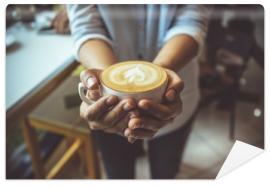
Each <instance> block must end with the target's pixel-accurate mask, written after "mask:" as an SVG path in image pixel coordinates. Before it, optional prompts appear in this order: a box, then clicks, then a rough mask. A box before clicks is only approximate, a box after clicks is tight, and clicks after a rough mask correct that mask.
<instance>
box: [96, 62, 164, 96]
mask: <svg viewBox="0 0 270 187" xmlns="http://www.w3.org/2000/svg"><path fill="white" fill-rule="evenodd" d="M166 79H167V74H166V72H165V70H164V69H162V68H161V67H159V66H157V65H155V64H152V63H149V62H144V61H127V62H121V63H117V64H115V65H113V66H110V67H109V68H107V69H106V70H104V71H103V72H102V74H101V81H102V82H103V84H105V85H106V86H107V87H109V88H112V89H114V90H117V91H121V92H128V93H130V92H145V91H149V90H153V89H155V88H157V87H159V86H160V85H162V84H163V83H164V82H165V81H166Z"/></svg>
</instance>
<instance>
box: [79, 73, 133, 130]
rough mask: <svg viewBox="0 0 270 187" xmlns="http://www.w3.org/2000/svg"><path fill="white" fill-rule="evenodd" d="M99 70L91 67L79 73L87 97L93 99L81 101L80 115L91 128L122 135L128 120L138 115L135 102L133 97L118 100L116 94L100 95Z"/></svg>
mask: <svg viewBox="0 0 270 187" xmlns="http://www.w3.org/2000/svg"><path fill="white" fill-rule="evenodd" d="M100 73H101V70H98V69H91V70H85V71H83V72H82V73H81V75H80V78H81V81H82V83H83V84H84V86H85V87H86V88H87V90H88V92H87V97H88V98H89V99H90V100H93V101H95V102H94V103H93V104H91V105H88V104H86V103H85V102H82V104H81V107H80V116H81V117H82V118H84V119H85V120H87V122H88V124H89V127H90V128H91V129H92V130H103V131H105V132H109V133H116V134H120V135H124V131H125V129H126V128H127V127H128V122H129V120H130V119H131V118H133V117H138V112H136V111H135V108H136V102H135V101H134V100H133V99H124V100H121V101H119V99H118V98H117V97H116V96H113V95H108V96H102V94H101V93H100V90H99V86H100V81H99V74H100Z"/></svg>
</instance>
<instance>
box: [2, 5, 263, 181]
mask: <svg viewBox="0 0 270 187" xmlns="http://www.w3.org/2000/svg"><path fill="white" fill-rule="evenodd" d="M81 70H82V67H81V66H79V63H78V62H76V61H75V59H74V57H73V52H72V39H71V36H70V31H69V22H68V18H67V14H66V11H65V6H64V5H9V6H8V7H7V9H6V178H8V179H31V178H47V179H53V178H58V179H59V178H61V179H71V178H77V179H81V178H106V174H105V171H104V168H103V163H102V158H101V157H100V155H99V152H98V150H97V149H96V147H95V143H94V141H93V140H92V137H91V133H90V136H89V129H88V127H87V124H86V123H85V122H84V121H83V120H81V119H80V117H79V105H80V102H81V101H80V98H79V96H78V94H77V84H78V82H79V78H78V75H79V73H80V71H81ZM200 90H201V101H200V105H199V107H198V113H197V115H196V119H195V121H194V123H193V131H192V133H191V135H190V137H189V139H188V143H187V146H186V148H185V153H184V158H183V161H182V165H181V168H180V171H181V172H179V174H178V175H177V177H176V178H178V179H213V178H215V177H216V175H217V173H218V171H219V169H220V168H221V166H222V164H223V162H224V160H225V159H226V157H227V155H228V153H229V152H230V149H231V148H232V146H233V144H234V142H235V140H240V141H243V142H246V143H249V144H251V145H254V146H257V147H259V148H264V9H263V7H262V6H260V5H215V6H214V10H213V13H212V16H211V20H210V24H209V30H208V34H207V38H206V46H205V50H204V51H203V54H202V56H201V57H200ZM149 171H150V170H149V166H148V160H147V147H145V148H144V149H143V150H142V151H141V152H140V153H138V159H137V162H136V178H138V179H148V178H150V172H149Z"/></svg>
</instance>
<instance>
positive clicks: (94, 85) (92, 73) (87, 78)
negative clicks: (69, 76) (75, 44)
mask: <svg viewBox="0 0 270 187" xmlns="http://www.w3.org/2000/svg"><path fill="white" fill-rule="evenodd" d="M100 73H101V70H98V69H88V70H84V71H82V72H81V74H80V79H81V81H82V83H83V84H84V86H85V87H86V88H87V89H91V90H96V89H98V88H99V84H100V82H99V74H100Z"/></svg>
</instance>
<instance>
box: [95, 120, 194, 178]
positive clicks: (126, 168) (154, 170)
mask: <svg viewBox="0 0 270 187" xmlns="http://www.w3.org/2000/svg"><path fill="white" fill-rule="evenodd" d="M191 123H192V119H191V120H189V121H188V122H187V123H186V124H185V125H184V126H183V127H181V128H179V129H177V130H175V131H173V132H171V133H168V134H165V135H163V136H160V137H158V138H155V139H152V140H150V141H149V142H148V156H149V162H150V169H151V177H152V178H153V179H173V178H175V175H176V174H177V172H178V170H179V167H180V164H181V159H182V155H183V150H184V147H185V144H186V141H187V138H188V135H189V134H190V131H191V126H192V125H191ZM93 135H94V138H95V141H96V144H97V146H98V148H99V150H100V152H101V155H102V158H103V161H104V165H105V169H106V173H107V176H108V178H109V179H134V172H135V159H136V155H137V154H136V153H137V152H138V150H140V149H141V148H142V147H141V146H142V141H141V140H139V141H136V142H135V143H134V144H130V143H128V142H127V140H126V138H124V137H121V136H119V135H115V134H108V133H104V132H102V131H94V132H93Z"/></svg>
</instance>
